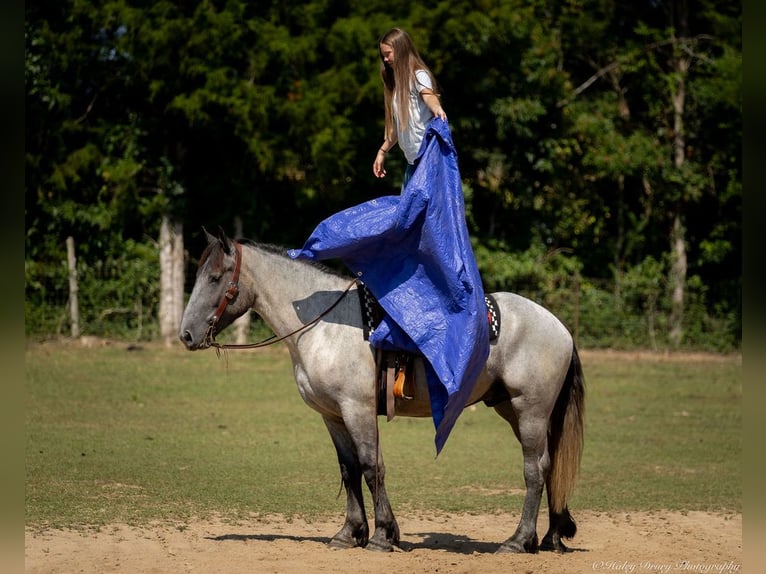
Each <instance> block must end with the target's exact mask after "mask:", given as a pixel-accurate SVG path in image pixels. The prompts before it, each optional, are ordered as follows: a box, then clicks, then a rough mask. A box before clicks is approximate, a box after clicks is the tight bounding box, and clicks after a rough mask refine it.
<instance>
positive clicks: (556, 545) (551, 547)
mask: <svg viewBox="0 0 766 574" xmlns="http://www.w3.org/2000/svg"><path fill="white" fill-rule="evenodd" d="M540 550H542V551H544V552H558V553H559V554H564V553H565V552H571V550H570V549H569V548H567V547H566V546H564V543H563V542H561V540H559V541H557V542H553V540H551V539H548V538H543V541H542V543H541V544H540Z"/></svg>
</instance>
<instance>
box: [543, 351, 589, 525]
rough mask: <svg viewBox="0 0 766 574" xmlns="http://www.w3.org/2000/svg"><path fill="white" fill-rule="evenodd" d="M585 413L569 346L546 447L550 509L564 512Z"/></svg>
mask: <svg viewBox="0 0 766 574" xmlns="http://www.w3.org/2000/svg"><path fill="white" fill-rule="evenodd" d="M584 415H585V381H584V378H583V374H582V365H581V364H580V356H579V355H578V353H577V347H575V345H574V344H573V345H572V359H571V361H570V363H569V370H568V371H567V376H566V379H565V380H564V385H563V386H562V387H561V391H560V392H559V396H558V398H557V399H556V405H555V406H554V407H553V413H552V414H551V425H550V433H549V436H548V448H549V454H550V457H551V469H550V474H549V475H548V497H549V499H550V500H549V504H550V506H551V510H552V511H553V512H556V513H562V512H565V511H567V501H568V500H569V497H570V496H571V494H572V491H573V490H574V485H575V480H576V479H577V472H578V470H579V468H580V459H581V458H582V451H583V434H584V432H583V431H584Z"/></svg>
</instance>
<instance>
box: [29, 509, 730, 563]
mask: <svg viewBox="0 0 766 574" xmlns="http://www.w3.org/2000/svg"><path fill="white" fill-rule="evenodd" d="M575 519H576V520H577V522H578V529H579V530H578V534H577V536H576V537H575V538H574V539H572V540H571V541H569V546H570V548H571V549H572V550H573V551H572V552H570V553H568V554H563V555H562V554H552V553H548V552H545V553H540V554H537V555H509V554H502V555H496V554H494V552H495V550H496V549H497V548H498V546H499V544H500V543H501V542H502V541H503V540H504V539H505V538H507V537H508V536H509V535H510V534H511V533H512V532H513V529H514V528H515V527H516V523H517V520H518V516H516V515H512V514H493V515H467V514H459V515H444V514H442V515H404V516H400V517H399V519H398V520H399V526H400V529H401V537H402V542H401V550H400V551H397V552H393V553H390V554H378V553H374V552H368V551H366V550H363V549H360V548H356V549H353V550H333V549H331V548H329V547H328V546H327V542H328V541H329V539H330V538H331V537H332V535H333V534H335V532H336V531H337V530H338V529H339V528H340V525H341V523H342V516H340V515H338V516H336V517H333V518H332V519H323V520H317V521H305V520H302V519H289V518H285V517H280V516H269V517H260V518H254V519H252V520H250V521H247V522H239V523H229V522H224V521H208V522H192V523H189V524H183V525H179V526H174V525H168V524H162V525H153V526H150V527H140V528H139V527H130V526H126V525H110V526H106V527H102V528H100V529H99V530H98V531H93V530H88V529H83V530H76V531H75V530H40V529H30V528H28V529H27V530H26V536H25V562H26V572H27V573H29V574H38V573H39V574H43V573H44V574H55V573H71V572H84V573H90V572H99V573H112V572H122V573H131V574H133V573H140V574H144V573H158V574H159V573H166V572H172V573H174V574H175V573H181V572H202V573H208V572H226V573H229V574H236V573H239V572H247V573H253V572H257V573H268V572H275V573H280V574H304V573H306V572H312V573H313V572H332V573H334V574H337V573H345V572H354V573H359V572H383V571H391V572H401V573H407V574H410V573H418V572H440V573H450V574H451V573H468V572H481V573H482V574H495V573H498V574H499V573H501V572H502V573H507V572H518V573H531V572H535V573H536V574H537V573H540V574H569V573H572V574H574V573H578V574H579V573H582V572H606V573H609V572H631V573H641V574H645V573H651V572H679V573H680V572H683V573H692V572H720V573H724V574H725V573H728V572H741V571H742V567H741V565H742V559H743V557H742V515H741V514H735V513H707V512H683V513H679V512H672V513H671V512H635V513H622V512H619V513H617V512H616V513H610V512H589V511H580V512H575ZM544 524H545V517H544V516H542V517H541V519H540V523H539V528H540V531H541V534H542V533H543V532H542V531H543V527H544Z"/></svg>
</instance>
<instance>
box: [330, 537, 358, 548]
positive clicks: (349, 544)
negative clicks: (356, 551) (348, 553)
mask: <svg viewBox="0 0 766 574" xmlns="http://www.w3.org/2000/svg"><path fill="white" fill-rule="evenodd" d="M328 546H329V547H330V548H335V549H336V550H348V549H349V548H356V547H357V546H358V544H357V542H356V540H354V539H353V538H339V537H337V536H336V537H335V538H333V539H332V540H330V542H329V544H328Z"/></svg>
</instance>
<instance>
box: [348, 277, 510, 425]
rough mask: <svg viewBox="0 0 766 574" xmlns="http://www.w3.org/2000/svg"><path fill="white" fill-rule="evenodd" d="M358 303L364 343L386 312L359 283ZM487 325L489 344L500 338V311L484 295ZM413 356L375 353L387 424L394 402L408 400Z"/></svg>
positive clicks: (382, 411) (412, 380)
mask: <svg viewBox="0 0 766 574" xmlns="http://www.w3.org/2000/svg"><path fill="white" fill-rule="evenodd" d="M359 295H360V296H359V301H360V304H361V308H362V323H363V336H364V340H365V341H368V340H369V338H370V334H371V333H372V332H373V331H374V330H375V328H376V327H377V326H378V324H380V321H381V320H382V319H383V317H384V316H385V311H384V310H383V308H382V307H381V306H380V303H378V300H377V299H376V298H375V296H374V295H373V294H372V292H370V290H369V289H368V288H367V286H366V285H365V284H364V283H362V282H359ZM484 301H485V303H486V305H487V322H488V323H489V341H490V343H491V342H493V341H496V340H497V338H498V337H499V336H500V308H499V307H498V306H497V301H495V298H494V297H493V296H492V295H489V294H485V295H484ZM415 357H416V355H414V354H413V353H408V352H404V351H381V350H378V351H377V352H376V354H375V388H376V391H377V394H376V404H377V413H378V415H386V417H387V419H388V420H389V421H390V420H391V419H393V418H394V415H395V404H396V399H397V398H398V399H403V400H410V399H412V396H413V394H414V390H413V389H414V387H415V369H414V364H415V361H414V359H415Z"/></svg>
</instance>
